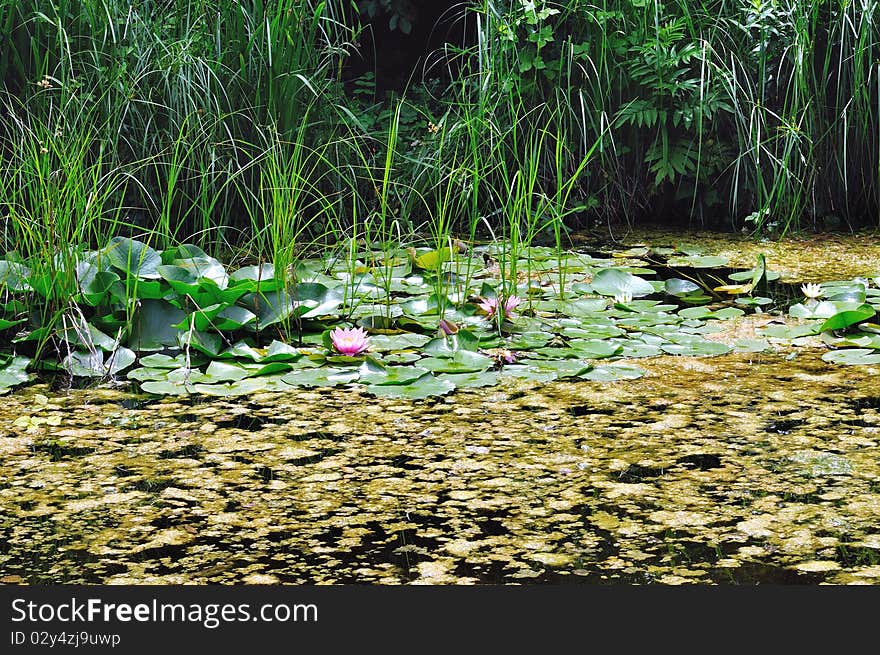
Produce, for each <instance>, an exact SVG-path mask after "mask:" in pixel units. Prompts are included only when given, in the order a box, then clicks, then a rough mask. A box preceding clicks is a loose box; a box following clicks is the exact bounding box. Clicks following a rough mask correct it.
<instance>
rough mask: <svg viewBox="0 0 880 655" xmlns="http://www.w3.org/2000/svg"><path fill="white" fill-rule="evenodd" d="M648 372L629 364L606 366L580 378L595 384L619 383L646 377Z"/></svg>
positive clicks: (599, 367)
mask: <svg viewBox="0 0 880 655" xmlns="http://www.w3.org/2000/svg"><path fill="white" fill-rule="evenodd" d="M645 373H646V371H645V369H643V368H639V367H638V366H632V365H629V364H606V365H603V366H597V367H596V368H594V369H593V370H591V371H588V372H587V373H584V374H583V375H581V376H580V377H582V378H583V379H585V380H592V381H593V382H617V381H618V380H635V379H637V378H640V377H642V376H643V375H645Z"/></svg>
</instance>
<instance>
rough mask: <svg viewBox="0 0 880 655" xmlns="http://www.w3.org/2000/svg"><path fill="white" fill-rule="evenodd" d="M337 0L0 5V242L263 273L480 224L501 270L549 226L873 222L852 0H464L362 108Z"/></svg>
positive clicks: (869, 45)
mask: <svg viewBox="0 0 880 655" xmlns="http://www.w3.org/2000/svg"><path fill="white" fill-rule="evenodd" d="M357 5H358V3H357V2H351V3H346V2H343V3H335V2H318V1H315V0H310V1H306V2H303V1H299V0H254V1H252V2H247V3H241V2H234V1H233V0H221V1H220V2H215V3H205V2H201V1H199V0H186V1H183V2H175V3H164V4H161V5H160V4H158V3H151V2H143V3H129V2H122V1H121V0H98V1H88V2H86V1H84V0H60V1H58V2H52V3H49V2H43V1H41V0H25V1H24V2H12V1H11V0H0V9H2V12H0V49H2V52H0V76H2V79H3V80H4V87H3V89H2V95H3V98H2V105H3V107H4V109H3V112H2V115H0V119H2V120H0V139H2V142H3V147H2V151H0V157H2V160H0V169H2V170H0V173H2V176H3V179H4V182H3V184H2V185H0V189H2V194H3V195H2V197H0V206H2V210H0V211H2V215H3V217H4V228H3V239H4V243H3V244H2V246H3V249H4V250H11V249H19V250H23V251H28V252H29V253H30V254H31V255H34V254H36V253H39V252H40V251H39V249H38V248H37V246H36V244H37V243H38V242H47V243H50V242H51V243H55V244H56V245H57V244H66V245H72V244H73V243H74V242H75V241H80V242H81V245H83V246H99V245H101V243H102V242H104V241H106V240H107V239H108V238H109V237H110V236H112V235H115V234H126V233H131V234H145V235H148V238H149V239H150V240H151V242H152V243H154V244H156V245H158V246H161V247H168V246H170V245H172V244H174V243H178V242H181V241H194V242H196V243H197V244H199V245H202V246H205V247H207V248H209V249H210V250H212V251H214V252H215V253H221V252H222V253H228V252H229V251H230V250H233V251H237V252H239V253H247V255H246V256H249V257H251V258H252V259H260V258H262V259H269V258H271V259H273V260H278V261H279V262H280V266H279V270H281V269H283V268H286V267H289V266H291V265H295V261H296V258H297V257H298V256H299V255H298V253H300V252H302V250H303V248H308V247H314V248H319V247H325V246H327V245H328V244H332V243H335V242H339V241H344V240H345V239H347V238H349V237H352V236H355V237H356V238H360V239H366V241H367V242H368V243H370V244H372V245H376V246H377V249H378V250H380V251H387V250H389V248H390V245H389V244H390V241H389V240H391V239H405V238H408V237H416V238H422V239H428V240H429V241H430V242H431V243H432V246H433V247H434V248H435V249H440V248H442V247H444V245H443V244H446V243H448V242H450V241H451V240H452V239H453V238H462V239H463V240H464V241H466V242H468V243H473V242H474V241H476V240H477V239H478V238H480V237H483V236H492V235H495V236H497V237H498V238H499V239H503V240H505V241H506V242H507V243H508V246H507V247H508V252H506V253H503V254H502V257H503V258H504V259H505V266H506V267H507V268H506V278H510V279H515V278H516V276H517V274H518V273H520V272H521V271H519V270H518V268H519V267H520V266H521V265H522V263H523V256H526V260H525V265H526V266H527V267H528V259H527V256H528V252H529V250H528V247H529V245H530V244H531V243H532V242H533V241H534V240H535V239H537V238H539V237H540V238H544V236H545V235H549V236H550V238H551V239H552V241H553V242H554V243H555V244H556V245H557V247H558V248H560V249H561V247H562V243H563V239H564V235H565V234H566V230H567V229H568V227H584V226H588V227H598V226H605V227H606V229H609V230H610V229H612V228H613V227H614V226H617V225H624V226H625V225H632V224H636V223H639V222H647V221H651V222H656V221H685V222H686V223H687V224H690V225H698V226H703V225H716V226H717V225H722V226H729V227H731V228H736V229H740V228H745V229H747V230H754V231H755V232H774V233H778V234H784V233H785V232H786V231H788V230H792V229H799V228H821V227H826V226H835V225H845V224H850V225H852V226H856V225H864V224H869V225H873V224H876V221H877V211H878V203H880V198H878V192H880V190H878V180H880V135H878V124H880V78H878V72H880V71H878V66H877V64H876V61H877V60H878V43H880V28H878V22H877V20H876V18H877V16H878V6H877V2H876V1H875V0H858V1H857V2H850V3H839V2H832V1H831V0H809V1H807V2H795V1H794V0H752V1H750V2H749V3H729V2H724V1H721V0H691V1H685V0H667V1H661V0H639V1H635V0H596V1H595V2H591V3H584V2H557V3H554V2H548V1H546V0H536V1H535V2H521V1H520V0H479V1H477V0H474V1H471V2H466V3H462V4H461V5H459V6H458V7H457V8H456V9H455V11H457V12H458V16H456V17H455V20H457V21H460V22H463V23H466V24H467V25H468V26H469V29H468V30H467V31H466V32H467V33H468V34H471V35H473V41H472V42H470V43H460V44H448V45H447V47H446V48H445V49H444V50H443V51H442V52H438V53H435V56H433V57H432V62H434V69H433V70H438V69H439V68H443V67H444V66H445V67H448V71H449V77H448V80H449V81H448V84H446V85H445V86H441V87H438V86H437V85H438V84H439V83H440V82H439V81H437V80H432V79H419V78H418V77H417V75H414V76H413V79H412V83H411V84H410V86H409V87H408V88H407V89H404V90H402V95H401V94H400V93H398V94H395V95H394V96H393V98H387V99H384V100H383V99H381V98H379V99H378V101H377V99H376V98H375V97H369V98H368V97H367V95H368V94H363V95H358V94H357V93H351V85H349V87H348V90H346V85H345V84H343V77H344V75H345V71H346V59H347V57H348V56H349V55H350V54H351V53H352V52H353V51H354V49H355V48H356V43H357V41H358V39H359V35H360V33H361V31H362V30H363V28H364V27H363V26H362V25H360V24H359V22H358V21H359V16H360V15H362V14H361V13H360V12H359V11H358V9H359V7H358V6H357ZM378 45H379V46H380V47H381V46H382V44H378ZM426 70H428V71H429V72H430V71H431V70H432V69H426ZM418 72H423V71H422V69H419V71H416V73H418ZM444 79H447V78H444ZM43 80H45V82H43ZM360 82H361V86H362V87H364V86H368V85H369V80H367V79H366V78H365V79H364V80H361V81H360ZM355 86H357V85H355ZM429 127H430V129H429ZM56 134H58V135H61V136H56ZM43 149H45V150H48V152H42V150H43ZM49 206H51V207H53V208H54V209H53V210H52V211H48V210H47V207H49ZM62 215H63V217H61V216H62ZM59 221H60V222H61V224H60V225H59ZM58 231H60V232H62V233H64V234H63V235H62V236H60V237H58V236H57V235H56V233H57V232H58ZM38 237H39V238H38ZM41 256H42V257H43V258H45V257H46V256H47V255H46V253H45V252H43V253H42V255H41ZM242 256H245V255H242ZM388 260H389V261H393V257H388ZM464 275H465V277H467V276H468V275H469V273H468V272H467V271H465V272H464ZM559 284H560V287H564V284H565V280H564V279H563V278H560V279H559ZM504 291H505V292H510V293H513V292H514V291H516V289H513V288H511V289H510V290H507V289H505V290H504ZM560 293H564V289H563V288H560Z"/></svg>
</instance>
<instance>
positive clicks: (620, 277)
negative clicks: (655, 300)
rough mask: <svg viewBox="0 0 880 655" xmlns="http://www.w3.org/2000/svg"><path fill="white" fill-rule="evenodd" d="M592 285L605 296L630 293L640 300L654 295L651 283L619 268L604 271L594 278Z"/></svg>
mask: <svg viewBox="0 0 880 655" xmlns="http://www.w3.org/2000/svg"><path fill="white" fill-rule="evenodd" d="M590 285H591V286H592V287H593V289H594V290H595V291H596V293H599V294H601V295H603V296H615V295H618V294H622V293H629V294H630V295H631V296H632V297H633V298H638V297H640V296H647V295H649V294H652V293H654V286H653V285H652V284H651V283H650V282H648V281H647V280H645V279H643V278H640V277H636V276H635V275H633V274H632V273H628V272H626V271H623V270H620V269H619V268H604V269H602V270H601V271H599V272H598V273H596V275H595V276H593V281H592V282H591V283H590Z"/></svg>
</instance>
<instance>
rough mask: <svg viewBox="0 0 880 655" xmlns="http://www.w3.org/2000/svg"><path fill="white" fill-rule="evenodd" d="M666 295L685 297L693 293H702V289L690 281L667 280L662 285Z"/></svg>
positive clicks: (674, 278) (676, 278) (679, 279)
mask: <svg viewBox="0 0 880 655" xmlns="http://www.w3.org/2000/svg"><path fill="white" fill-rule="evenodd" d="M664 286H665V290H666V293H668V294H669V295H670V296H677V297H681V296H687V295H689V294H693V293H702V288H701V287H700V285H699V284H696V283H694V282H691V281H690V280H682V279H681V278H678V277H673V278H669V279H668V280H666V282H665V283H664Z"/></svg>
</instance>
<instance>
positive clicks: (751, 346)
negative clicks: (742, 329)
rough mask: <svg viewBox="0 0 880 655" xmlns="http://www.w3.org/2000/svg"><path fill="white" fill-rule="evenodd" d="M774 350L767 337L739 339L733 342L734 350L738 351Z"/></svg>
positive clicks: (757, 351) (758, 351)
mask: <svg viewBox="0 0 880 655" xmlns="http://www.w3.org/2000/svg"><path fill="white" fill-rule="evenodd" d="M769 350H773V346H771V345H770V342H769V341H767V340H766V339H737V340H736V341H734V342H733V351H734V352H738V353H762V352H767V351H769Z"/></svg>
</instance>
